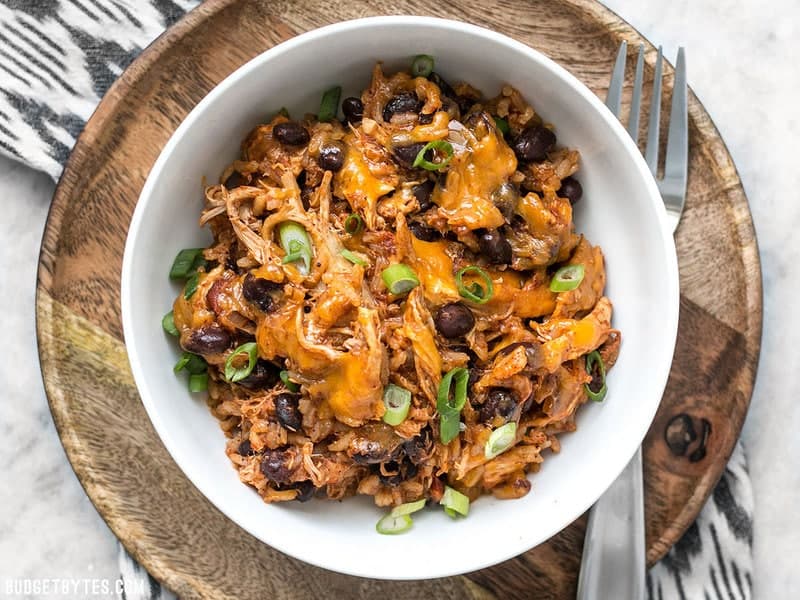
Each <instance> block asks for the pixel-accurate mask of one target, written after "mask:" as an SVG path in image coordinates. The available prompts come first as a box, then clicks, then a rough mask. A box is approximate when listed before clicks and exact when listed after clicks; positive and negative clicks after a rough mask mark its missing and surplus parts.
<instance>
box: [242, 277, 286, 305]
mask: <svg viewBox="0 0 800 600" xmlns="http://www.w3.org/2000/svg"><path fill="white" fill-rule="evenodd" d="M282 287H283V286H281V284H279V283H275V282H274V281H269V280H268V279H262V278H261V277H254V276H253V275H252V273H248V274H247V276H246V277H245V278H244V282H243V283H242V295H243V296H244V297H245V300H248V301H249V302H252V303H253V304H255V305H256V306H257V307H258V308H260V309H261V310H263V311H264V312H269V311H270V310H272V308H273V305H274V303H275V301H274V299H273V298H272V296H271V295H270V293H272V292H276V291H278V290H280V289H281V288H282Z"/></svg>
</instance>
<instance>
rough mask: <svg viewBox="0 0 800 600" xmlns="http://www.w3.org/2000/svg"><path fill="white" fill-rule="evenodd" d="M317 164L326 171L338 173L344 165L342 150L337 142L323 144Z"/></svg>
mask: <svg viewBox="0 0 800 600" xmlns="http://www.w3.org/2000/svg"><path fill="white" fill-rule="evenodd" d="M317 162H318V163H319V166H320V167H322V168H323V169H325V170H326V171H338V170H339V169H341V168H342V166H343V165H344V148H343V147H342V145H341V144H340V143H339V142H328V143H326V144H323V145H322V146H321V147H320V149H319V158H318V159H317Z"/></svg>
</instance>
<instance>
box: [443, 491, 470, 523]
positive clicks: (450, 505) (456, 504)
mask: <svg viewBox="0 0 800 600" xmlns="http://www.w3.org/2000/svg"><path fill="white" fill-rule="evenodd" d="M439 504H441V505H442V506H444V512H446V513H447V516H449V517H452V518H453V519H457V518H458V517H459V516H462V517H466V516H467V515H468V514H469V498H467V497H466V496H465V495H464V494H462V493H461V492H459V491H458V490H454V489H453V488H451V487H450V486H449V485H446V486H444V494H442V499H441V500H439Z"/></svg>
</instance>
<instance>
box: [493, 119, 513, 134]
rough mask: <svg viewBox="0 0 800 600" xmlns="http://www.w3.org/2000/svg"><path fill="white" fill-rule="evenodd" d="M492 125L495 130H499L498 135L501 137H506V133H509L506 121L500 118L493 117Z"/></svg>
mask: <svg viewBox="0 0 800 600" xmlns="http://www.w3.org/2000/svg"><path fill="white" fill-rule="evenodd" d="M494 124H495V125H496V126H497V129H499V130H500V133H502V134H503V135H508V132H509V131H511V130H510V129H509V127H508V121H506V120H505V119H504V118H502V117H495V118H494Z"/></svg>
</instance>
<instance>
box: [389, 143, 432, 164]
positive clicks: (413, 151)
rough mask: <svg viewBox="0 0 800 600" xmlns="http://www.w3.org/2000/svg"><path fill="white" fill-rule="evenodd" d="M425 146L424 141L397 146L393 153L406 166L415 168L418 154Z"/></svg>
mask: <svg viewBox="0 0 800 600" xmlns="http://www.w3.org/2000/svg"><path fill="white" fill-rule="evenodd" d="M424 147H425V144H424V143H422V142H419V143H416V144H411V145H409V146H396V147H395V148H394V149H393V150H392V154H394V157H395V159H397V162H399V163H400V164H401V165H403V166H404V167H407V168H409V169H411V168H413V165H414V160H415V159H416V158H417V154H419V151H420V150H422V149H423V148H424Z"/></svg>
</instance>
